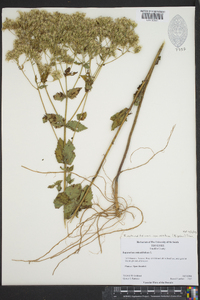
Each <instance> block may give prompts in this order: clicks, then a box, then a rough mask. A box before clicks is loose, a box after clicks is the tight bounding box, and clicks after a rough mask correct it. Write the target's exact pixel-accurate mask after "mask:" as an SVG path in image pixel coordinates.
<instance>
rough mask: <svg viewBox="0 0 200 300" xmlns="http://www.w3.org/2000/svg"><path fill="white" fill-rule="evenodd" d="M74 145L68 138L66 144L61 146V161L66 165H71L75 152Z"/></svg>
mask: <svg viewBox="0 0 200 300" xmlns="http://www.w3.org/2000/svg"><path fill="white" fill-rule="evenodd" d="M74 149H75V147H74V145H73V143H72V142H71V141H70V140H68V142H67V144H65V146H64V147H63V151H62V154H63V163H64V164H67V165H71V164H72V162H73V160H74V158H75V156H76V154H75V152H74Z"/></svg>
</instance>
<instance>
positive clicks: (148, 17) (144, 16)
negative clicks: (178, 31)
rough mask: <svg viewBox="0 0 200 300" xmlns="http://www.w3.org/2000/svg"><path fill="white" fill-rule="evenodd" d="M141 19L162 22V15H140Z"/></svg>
mask: <svg viewBox="0 0 200 300" xmlns="http://www.w3.org/2000/svg"><path fill="white" fill-rule="evenodd" d="M141 18H142V19H146V20H163V13H142V16H141Z"/></svg>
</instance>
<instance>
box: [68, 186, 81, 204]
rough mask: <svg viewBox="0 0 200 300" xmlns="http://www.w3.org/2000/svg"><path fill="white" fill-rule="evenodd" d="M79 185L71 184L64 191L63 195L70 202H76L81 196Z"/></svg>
mask: <svg viewBox="0 0 200 300" xmlns="http://www.w3.org/2000/svg"><path fill="white" fill-rule="evenodd" d="M81 190H82V187H81V184H80V183H78V184H72V185H70V186H68V187H66V189H65V194H66V195H67V196H68V197H69V199H70V200H73V201H74V200H77V199H79V197H80V195H81Z"/></svg>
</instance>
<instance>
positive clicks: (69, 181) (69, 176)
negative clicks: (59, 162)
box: [66, 174, 74, 184]
mask: <svg viewBox="0 0 200 300" xmlns="http://www.w3.org/2000/svg"><path fill="white" fill-rule="evenodd" d="M66 181H67V183H69V184H71V183H72V182H73V181H74V179H72V178H71V174H68V175H67V177H66Z"/></svg>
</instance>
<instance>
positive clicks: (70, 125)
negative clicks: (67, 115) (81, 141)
mask: <svg viewBox="0 0 200 300" xmlns="http://www.w3.org/2000/svg"><path fill="white" fill-rule="evenodd" d="M65 126H66V127H67V128H70V129H71V130H72V131H76V132H79V131H82V130H85V129H87V127H86V126H85V125H83V124H81V123H80V122H77V121H69V122H67V124H66V125H65Z"/></svg>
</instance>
